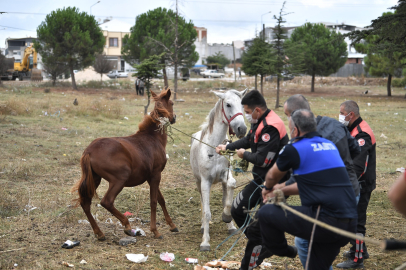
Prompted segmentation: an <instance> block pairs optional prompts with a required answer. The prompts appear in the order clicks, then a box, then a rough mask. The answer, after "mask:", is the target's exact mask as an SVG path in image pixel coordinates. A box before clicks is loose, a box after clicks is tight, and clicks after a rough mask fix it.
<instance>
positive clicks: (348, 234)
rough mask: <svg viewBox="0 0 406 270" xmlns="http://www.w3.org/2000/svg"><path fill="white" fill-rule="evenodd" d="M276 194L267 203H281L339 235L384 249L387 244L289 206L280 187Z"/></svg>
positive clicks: (284, 206)
mask: <svg viewBox="0 0 406 270" xmlns="http://www.w3.org/2000/svg"><path fill="white" fill-rule="evenodd" d="M274 194H275V199H272V198H271V199H269V200H268V202H267V203H266V204H271V203H274V204H276V205H279V206H280V207H282V208H283V209H284V210H288V211H289V212H291V213H293V214H295V215H297V216H299V217H301V218H303V219H305V220H307V221H309V222H312V223H315V224H317V225H318V226H320V227H322V228H324V229H327V230H330V231H332V232H335V233H336V234H339V235H342V236H345V237H347V238H351V239H354V240H362V241H364V242H366V243H370V244H374V245H378V246H381V248H382V249H385V246H386V243H385V241H379V240H375V239H373V238H369V237H366V236H361V235H356V234H355V233H351V232H347V231H345V230H341V229H338V228H336V227H333V226H330V225H328V224H326V223H324V222H322V221H319V220H317V219H314V218H311V217H309V216H306V215H305V214H303V213H301V212H299V211H297V210H295V209H293V208H291V207H290V206H288V205H287V204H286V203H285V197H284V195H283V191H281V190H279V189H278V190H275V191H274Z"/></svg>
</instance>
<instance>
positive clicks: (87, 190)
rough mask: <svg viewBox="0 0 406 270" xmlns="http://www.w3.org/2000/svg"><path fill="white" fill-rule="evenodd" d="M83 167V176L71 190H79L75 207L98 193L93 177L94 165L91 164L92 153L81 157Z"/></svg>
mask: <svg viewBox="0 0 406 270" xmlns="http://www.w3.org/2000/svg"><path fill="white" fill-rule="evenodd" d="M80 166H81V167H82V178H81V179H80V180H79V181H78V182H76V184H75V185H74V186H73V187H72V189H71V192H72V193H74V192H78V194H79V198H77V199H74V200H73V202H74V207H78V206H79V204H82V203H83V202H84V200H85V199H91V198H93V197H94V196H95V194H96V185H95V183H94V179H93V173H92V166H91V165H90V155H89V153H86V154H84V155H83V156H82V158H81V159H80Z"/></svg>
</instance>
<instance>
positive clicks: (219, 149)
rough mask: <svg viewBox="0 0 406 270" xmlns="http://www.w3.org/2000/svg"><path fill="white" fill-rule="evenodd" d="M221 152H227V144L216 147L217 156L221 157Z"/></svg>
mask: <svg viewBox="0 0 406 270" xmlns="http://www.w3.org/2000/svg"><path fill="white" fill-rule="evenodd" d="M221 151H226V145H225V144H219V145H218V146H217V147H216V153H217V154H219V155H221V153H220V152H221Z"/></svg>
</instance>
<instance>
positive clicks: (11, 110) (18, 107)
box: [0, 96, 32, 116]
mask: <svg viewBox="0 0 406 270" xmlns="http://www.w3.org/2000/svg"><path fill="white" fill-rule="evenodd" d="M30 105H31V104H30V102H28V100H27V99H25V98H23V99H21V98H20V97H19V98H17V97H16V96H12V97H11V98H9V99H8V100H6V101H5V102H2V103H0V115H14V116H16V115H30V114H31V113H32V110H31V106H30Z"/></svg>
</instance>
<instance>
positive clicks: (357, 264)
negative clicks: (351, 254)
mask: <svg viewBox="0 0 406 270" xmlns="http://www.w3.org/2000/svg"><path fill="white" fill-rule="evenodd" d="M336 267H337V268H343V269H359V268H364V262H354V261H353V260H346V261H345V262H342V263H339V264H337V265H336Z"/></svg>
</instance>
